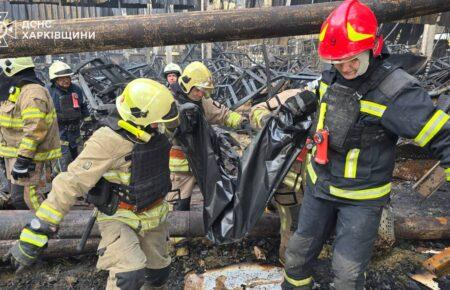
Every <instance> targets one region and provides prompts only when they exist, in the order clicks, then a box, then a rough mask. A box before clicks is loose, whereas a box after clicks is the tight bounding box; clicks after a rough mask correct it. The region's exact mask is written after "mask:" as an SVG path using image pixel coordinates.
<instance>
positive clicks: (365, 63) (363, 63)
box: [356, 50, 370, 77]
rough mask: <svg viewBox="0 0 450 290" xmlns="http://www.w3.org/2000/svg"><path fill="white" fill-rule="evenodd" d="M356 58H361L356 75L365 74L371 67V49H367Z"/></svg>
mask: <svg viewBox="0 0 450 290" xmlns="http://www.w3.org/2000/svg"><path fill="white" fill-rule="evenodd" d="M356 58H357V59H358V60H359V68H358V70H357V71H356V75H357V76H358V77H359V76H362V75H363V74H365V73H366V72H367V69H368V68H369V63H370V60H369V59H370V51H369V50H366V51H364V52H362V53H360V54H359V55H358V56H357V57H356Z"/></svg>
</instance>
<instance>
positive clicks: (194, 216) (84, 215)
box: [0, 210, 279, 240]
mask: <svg viewBox="0 0 450 290" xmlns="http://www.w3.org/2000/svg"><path fill="white" fill-rule="evenodd" d="M90 214H91V211H89V210H73V211H71V212H69V214H67V216H66V217H65V218H64V220H63V221H62V223H61V225H60V228H59V231H58V234H57V235H56V237H55V238H57V239H79V238H81V235H82V234H83V231H84V228H85V225H86V224H87V222H88V219H89V217H90ZM33 217H34V216H33V214H32V213H31V212H30V211H26V210H2V211H0V221H1V223H0V240H14V239H17V238H19V235H20V231H21V229H22V228H23V227H24V226H25V225H26V224H27V223H28V222H29V221H30V220H31V219H32V218H33ZM168 223H169V233H170V235H171V236H181V237H202V236H205V230H204V228H203V214H202V213H201V212H193V211H191V212H183V211H177V212H170V213H169V216H168ZM278 229H279V220H278V217H277V216H276V215H272V214H267V215H264V216H263V217H262V218H261V219H260V221H259V223H258V224H257V225H256V226H255V228H254V229H253V231H252V232H251V233H250V236H262V235H264V236H276V235H277V234H278ZM90 237H100V232H99V230H98V227H97V225H96V224H95V225H94V228H93V229H92V232H91V235H90Z"/></svg>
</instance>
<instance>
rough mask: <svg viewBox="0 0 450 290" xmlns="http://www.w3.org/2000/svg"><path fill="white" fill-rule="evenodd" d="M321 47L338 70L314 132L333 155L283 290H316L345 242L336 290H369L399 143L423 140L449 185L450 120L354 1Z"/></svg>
mask: <svg viewBox="0 0 450 290" xmlns="http://www.w3.org/2000/svg"><path fill="white" fill-rule="evenodd" d="M319 38H320V39H319V41H320V42H319V57H320V58H321V60H322V61H324V62H326V63H330V64H331V65H332V66H331V69H329V70H326V71H324V72H323V73H322V79H321V81H320V83H319V86H318V87H317V89H316V90H315V91H316V94H317V102H318V106H317V107H318V111H317V113H316V116H315V121H314V122H313V126H312V129H311V130H312V131H313V132H312V133H313V134H322V135H321V136H326V135H327V134H328V137H329V138H328V145H327V147H324V146H319V145H317V146H316V147H314V148H313V149H312V150H311V152H310V154H309V157H308V158H307V159H308V163H307V165H306V167H307V174H306V175H307V177H306V178H307V181H306V189H305V191H304V198H303V202H302V207H301V210H300V214H299V218H298V221H299V224H298V228H297V230H296V232H295V233H294V235H293V236H292V238H291V239H290V240H289V243H288V248H287V250H286V264H285V279H284V282H283V285H282V287H283V289H310V288H311V287H312V282H313V277H312V268H311V265H312V264H313V262H314V261H315V260H316V258H317V256H318V255H319V253H320V252H321V250H322V247H323V244H324V242H325V241H326V240H327V239H328V238H329V237H330V235H331V234H333V233H335V238H334V248H333V257H332V269H333V272H334V287H335V288H336V289H338V290H341V289H345V290H349V289H364V283H365V276H364V272H365V271H366V268H367V265H368V264H369V261H370V258H371V255H372V249H373V245H374V241H375V239H376V237H377V232H378V228H379V224H380V218H381V214H382V211H383V207H385V206H386V205H387V204H388V202H389V195H390V192H391V179H392V172H393V169H394V161H395V145H396V143H397V140H398V138H399V136H401V137H404V138H409V139H413V140H414V141H415V142H416V143H417V144H418V145H419V146H421V147H425V148H426V149H428V150H429V151H430V152H431V153H432V154H433V155H435V156H436V157H437V158H439V159H440V160H441V166H443V167H444V168H445V172H446V176H447V181H449V180H450V137H449V132H450V123H449V121H448V120H449V116H448V115H447V114H446V113H445V112H443V111H442V110H439V109H437V108H436V107H435V106H434V105H433V103H432V102H431V99H430V96H429V95H428V94H427V92H426V91H425V90H424V89H423V88H422V87H421V86H420V84H419V82H418V81H417V80H416V79H415V78H414V77H412V76H411V75H409V74H408V73H406V72H405V71H404V70H402V69H401V68H399V67H398V66H396V65H394V64H392V63H390V62H389V55H388V53H387V52H386V51H385V50H384V49H383V38H382V37H381V36H380V35H379V34H378V23H377V19H376V17H375V15H374V13H373V12H372V10H371V9H370V8H369V7H368V6H366V5H364V4H362V3H360V2H359V1H358V0H346V1H344V3H342V4H341V5H340V6H339V7H338V8H336V9H335V10H334V11H333V12H332V13H331V14H330V16H329V17H328V18H327V19H326V20H325V22H324V23H323V25H322V29H321V32H320V36H319ZM324 148H325V149H326V151H324ZM319 150H321V151H322V152H319ZM319 153H320V154H319Z"/></svg>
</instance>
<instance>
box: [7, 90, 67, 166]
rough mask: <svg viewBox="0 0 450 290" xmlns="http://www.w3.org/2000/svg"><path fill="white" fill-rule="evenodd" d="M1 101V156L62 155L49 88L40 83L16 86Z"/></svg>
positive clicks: (44, 157) (37, 157)
mask: <svg viewBox="0 0 450 290" xmlns="http://www.w3.org/2000/svg"><path fill="white" fill-rule="evenodd" d="M16 90H18V92H19V93H18V95H10V98H9V99H8V100H7V101H4V102H2V103H1V104H0V131H1V140H0V156H3V157H7V158H14V157H17V156H18V155H20V156H24V157H27V158H32V159H33V160H34V161H38V162H39V161H47V160H53V159H57V158H60V157H61V149H60V140H59V132H58V124H57V121H56V113H55V108H54V106H53V101H52V99H51V97H50V95H49V93H48V91H47V90H46V89H45V88H44V87H42V86H40V85H38V84H27V85H24V86H23V87H21V88H16Z"/></svg>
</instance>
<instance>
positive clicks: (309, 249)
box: [284, 186, 382, 290]
mask: <svg viewBox="0 0 450 290" xmlns="http://www.w3.org/2000/svg"><path fill="white" fill-rule="evenodd" d="M381 212H382V207H381V206H364V205H350V204H345V203H340V202H334V201H329V200H325V199H321V198H316V197H314V196H313V195H312V193H311V187H310V186H307V189H306V193H305V196H304V198H303V202H302V207H301V209H300V214H299V219H298V222H299V223H298V228H297V230H296V232H295V233H294V235H293V236H292V237H291V239H290V240H289V243H288V248H287V250H286V264H285V274H286V277H285V282H284V288H285V289H305V286H306V288H308V287H311V286H312V285H310V284H311V282H312V279H311V277H312V268H311V266H312V264H313V263H314V262H315V260H316V259H317V257H318V255H319V254H320V252H321V250H322V247H323V244H324V242H325V241H326V240H327V239H328V238H329V236H330V234H332V233H333V232H334V231H333V230H334V229H335V233H336V237H335V241H334V248H333V257H332V270H333V273H334V287H335V288H336V289H337V290H351V289H358V290H359V289H364V283H365V277H364V272H365V270H366V268H367V266H368V264H369V261H370V258H371V255H372V249H373V245H374V241H375V239H376V238H377V233H378V227H379V224H380V218H381ZM307 284H309V285H307Z"/></svg>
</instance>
